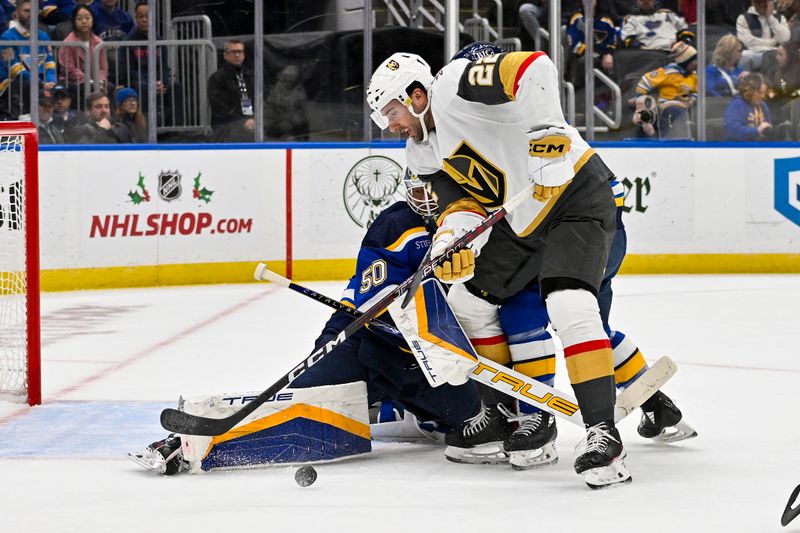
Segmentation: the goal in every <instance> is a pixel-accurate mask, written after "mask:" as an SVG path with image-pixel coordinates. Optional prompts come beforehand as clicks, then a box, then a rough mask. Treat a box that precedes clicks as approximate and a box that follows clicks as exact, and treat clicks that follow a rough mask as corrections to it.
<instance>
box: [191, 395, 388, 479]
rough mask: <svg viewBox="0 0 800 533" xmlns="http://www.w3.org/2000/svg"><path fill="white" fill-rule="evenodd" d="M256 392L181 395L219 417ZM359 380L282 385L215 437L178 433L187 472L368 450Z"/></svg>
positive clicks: (314, 459) (323, 458)
mask: <svg viewBox="0 0 800 533" xmlns="http://www.w3.org/2000/svg"><path fill="white" fill-rule="evenodd" d="M255 396H257V393H247V394H224V395H219V396H213V397H211V398H208V397H203V398H194V399H187V400H185V401H184V404H183V410H184V411H185V412H187V413H191V414H197V415H201V416H207V417H214V418H223V417H226V416H229V415H230V414H232V413H233V412H235V411H236V410H238V409H239V408H240V407H241V406H242V404H245V403H247V402H248V401H250V400H252V398H254V397H255ZM368 407H369V406H368V404H367V388H366V385H365V384H364V382H361V381H359V382H356V383H348V384H344V385H329V386H324V387H313V388H308V389H285V390H284V391H283V392H281V393H278V394H277V395H276V396H275V397H274V398H272V399H271V400H268V401H267V402H266V403H265V404H264V405H262V406H261V407H259V408H258V409H257V410H256V411H255V412H253V413H252V414H251V415H250V416H249V417H247V418H245V419H244V420H243V421H242V422H241V423H240V424H239V425H238V426H236V427H235V428H233V429H232V430H231V431H229V432H227V433H224V434H222V435H219V436H216V437H202V436H182V442H183V450H184V452H183V455H184V459H185V460H187V461H188V462H189V464H190V468H191V471H192V472H195V473H196V472H199V471H201V470H203V471H207V470H211V469H215V468H235V467H253V466H259V465H272V464H283V463H308V462H320V461H333V460H337V459H342V458H345V457H349V456H352V455H359V454H363V453H367V452H369V451H370V450H371V449H372V447H371V441H370V426H369V409H368Z"/></svg>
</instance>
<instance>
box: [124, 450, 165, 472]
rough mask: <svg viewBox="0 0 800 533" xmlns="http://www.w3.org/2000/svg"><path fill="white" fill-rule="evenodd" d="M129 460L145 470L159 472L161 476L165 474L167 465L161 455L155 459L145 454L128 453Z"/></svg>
mask: <svg viewBox="0 0 800 533" xmlns="http://www.w3.org/2000/svg"><path fill="white" fill-rule="evenodd" d="M128 458H129V459H130V460H131V461H133V462H134V463H136V464H137V465H139V466H141V467H142V468H144V469H145V470H149V471H151V472H157V473H159V474H163V473H164V467H165V465H166V463H165V461H164V458H163V457H161V454H159V455H158V457H155V456H153V455H147V454H144V453H135V452H128Z"/></svg>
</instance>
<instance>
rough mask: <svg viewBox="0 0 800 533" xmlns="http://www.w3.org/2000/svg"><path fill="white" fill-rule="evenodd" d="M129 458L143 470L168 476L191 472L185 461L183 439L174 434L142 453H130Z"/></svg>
mask: <svg viewBox="0 0 800 533" xmlns="http://www.w3.org/2000/svg"><path fill="white" fill-rule="evenodd" d="M128 457H130V458H131V460H132V461H133V462H134V463H136V464H137V465H139V466H141V467H142V468H144V469H146V470H150V471H152V472H158V473H159V474H164V475H166V476H172V475H175V474H177V473H179V472H185V471H187V470H189V463H187V462H186V461H184V459H183V449H182V448H181V438H180V437H179V436H177V435H175V434H174V433H170V434H169V436H167V438H166V439H163V440H160V441H157V442H154V443H152V444H151V445H150V446H148V447H147V449H145V451H143V452H141V453H135V452H128Z"/></svg>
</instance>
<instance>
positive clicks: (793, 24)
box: [778, 0, 800, 43]
mask: <svg viewBox="0 0 800 533" xmlns="http://www.w3.org/2000/svg"><path fill="white" fill-rule="evenodd" d="M778 12H779V13H780V14H781V15H783V16H784V17H786V22H788V23H789V34H790V37H789V40H790V41H792V42H794V43H800V0H778Z"/></svg>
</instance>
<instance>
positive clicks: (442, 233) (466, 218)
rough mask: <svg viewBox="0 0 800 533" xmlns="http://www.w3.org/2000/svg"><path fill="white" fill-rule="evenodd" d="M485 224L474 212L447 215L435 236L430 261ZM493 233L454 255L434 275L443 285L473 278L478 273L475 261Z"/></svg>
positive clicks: (478, 237) (481, 217)
mask: <svg viewBox="0 0 800 533" xmlns="http://www.w3.org/2000/svg"><path fill="white" fill-rule="evenodd" d="M482 221H483V216H481V215H480V214H478V213H476V212H473V211H454V212H452V213H450V214H448V215H446V216H445V217H444V218H443V219H442V225H441V226H439V229H438V230H437V231H436V234H435V235H434V236H433V244H431V258H432V259H435V258H437V257H439V256H441V255H442V254H444V253H445V252H446V251H447V249H448V248H449V247H450V246H451V245H452V244H453V243H454V242H456V241H457V240H458V239H460V238H461V236H462V235H464V234H465V233H467V232H468V231H469V230H471V229H472V228H474V227H475V226H477V225H478V224H480V223H481V222H482ZM491 231H492V229H491V228H489V229H487V230H486V231H485V232H483V233H482V234H480V235H478V236H477V237H475V239H473V240H472V242H470V244H469V245H468V247H467V248H464V249H462V250H459V251H457V252H454V253H453V255H452V256H451V257H450V258H449V259H448V260H447V261H444V262H443V263H442V264H441V265H439V266H437V267H436V269H435V270H434V272H433V273H434V275H435V276H436V277H437V278H439V279H440V280H441V281H443V282H444V283H462V282H464V281H467V280H468V279H470V278H472V276H473V275H474V273H475V258H476V257H478V255H479V254H480V251H481V248H482V247H483V246H484V245H485V244H486V242H487V241H488V240H489V234H490V233H491Z"/></svg>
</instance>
